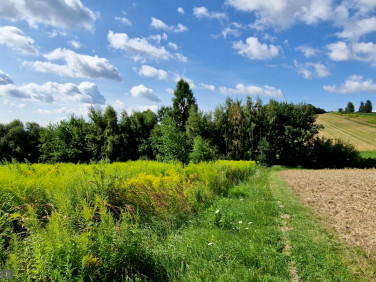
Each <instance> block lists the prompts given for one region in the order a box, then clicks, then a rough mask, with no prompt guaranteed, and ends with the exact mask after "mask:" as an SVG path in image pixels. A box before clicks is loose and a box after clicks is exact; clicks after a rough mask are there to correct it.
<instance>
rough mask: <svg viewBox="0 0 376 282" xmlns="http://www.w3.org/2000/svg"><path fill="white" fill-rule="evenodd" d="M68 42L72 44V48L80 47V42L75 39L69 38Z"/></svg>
mask: <svg viewBox="0 0 376 282" xmlns="http://www.w3.org/2000/svg"><path fill="white" fill-rule="evenodd" d="M68 43H69V44H70V45H72V47H73V48H76V49H80V48H81V47H82V45H81V43H80V42H78V41H76V40H71V41H69V42H68Z"/></svg>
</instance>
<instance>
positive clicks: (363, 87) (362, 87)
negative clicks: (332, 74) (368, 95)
mask: <svg viewBox="0 0 376 282" xmlns="http://www.w3.org/2000/svg"><path fill="white" fill-rule="evenodd" d="M323 88H324V90H326V91H328V92H332V93H339V94H349V93H357V92H373V93H376V84H374V83H373V80H372V79H370V78H369V79H366V80H365V79H363V76H361V75H352V76H350V77H349V78H347V80H346V81H345V82H344V83H343V84H342V85H341V86H336V85H325V86H324V87H323Z"/></svg>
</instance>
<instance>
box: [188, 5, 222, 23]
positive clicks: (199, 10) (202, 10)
mask: <svg viewBox="0 0 376 282" xmlns="http://www.w3.org/2000/svg"><path fill="white" fill-rule="evenodd" d="M193 15H194V16H195V17H196V18H199V19H202V18H208V19H217V20H220V19H225V18H226V14H225V13H220V12H209V11H208V9H207V8H206V7H203V6H201V7H194V8H193Z"/></svg>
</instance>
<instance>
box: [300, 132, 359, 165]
mask: <svg viewBox="0 0 376 282" xmlns="http://www.w3.org/2000/svg"><path fill="white" fill-rule="evenodd" d="M312 145H313V146H312V147H311V150H310V152H309V153H308V154H307V156H306V159H305V163H304V165H305V166H306V167H312V168H345V167H359V166H362V165H361V160H360V155H359V152H358V151H356V150H355V148H354V146H353V145H351V144H348V143H345V142H343V141H342V140H340V139H335V140H332V139H327V138H325V137H321V138H319V137H316V138H315V139H314V140H313V144H312Z"/></svg>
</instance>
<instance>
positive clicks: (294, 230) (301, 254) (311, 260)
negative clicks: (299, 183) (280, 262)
mask: <svg viewBox="0 0 376 282" xmlns="http://www.w3.org/2000/svg"><path fill="white" fill-rule="evenodd" d="M270 177H271V183H272V184H271V185H272V190H273V193H274V196H275V198H276V200H278V201H280V202H282V203H283V205H284V206H285V207H284V208H283V209H281V213H286V214H289V215H290V216H291V217H290V219H289V227H290V228H291V230H289V231H287V232H286V233H285V236H286V237H287V240H288V241H289V242H290V244H291V246H292V249H291V259H292V260H293V261H295V262H296V266H297V272H298V275H299V277H300V278H301V280H303V281H374V279H376V267H375V262H372V261H370V260H369V259H368V258H367V256H366V255H365V252H364V251H363V250H360V249H356V248H352V247H349V246H347V245H346V244H344V243H341V242H340V240H339V239H338V236H337V235H336V233H335V231H334V230H330V229H328V227H326V226H324V225H323V223H322V220H321V219H320V218H319V217H318V216H316V215H314V214H313V213H312V211H311V210H310V209H309V208H308V207H306V206H304V205H303V204H302V203H301V202H300V200H299V199H298V198H297V197H296V196H295V195H294V194H293V193H292V191H291V189H290V188H289V187H288V186H287V185H286V184H285V182H283V181H282V180H281V179H280V178H279V175H278V170H275V171H273V172H271V176H270Z"/></svg>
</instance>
